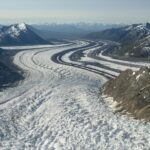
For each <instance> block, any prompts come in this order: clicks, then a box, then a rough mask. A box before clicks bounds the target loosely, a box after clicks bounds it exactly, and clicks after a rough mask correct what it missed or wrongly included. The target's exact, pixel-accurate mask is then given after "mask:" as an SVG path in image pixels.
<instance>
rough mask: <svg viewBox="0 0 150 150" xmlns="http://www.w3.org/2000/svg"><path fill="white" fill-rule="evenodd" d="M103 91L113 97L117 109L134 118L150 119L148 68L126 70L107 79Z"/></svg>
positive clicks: (149, 76)
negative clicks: (113, 77) (114, 77)
mask: <svg viewBox="0 0 150 150" xmlns="http://www.w3.org/2000/svg"><path fill="white" fill-rule="evenodd" d="M103 93H104V94H105V95H107V96H110V97H113V99H114V101H116V102H117V103H118V106H117V107H118V108H120V110H119V111H121V112H125V111H126V112H128V113H130V114H131V115H132V116H134V117H135V118H136V119H145V120H146V121H150V69H149V68H147V67H144V68H141V69H140V70H139V71H137V72H134V71H132V70H126V71H124V72H122V73H121V74H120V75H119V76H118V77H117V78H116V79H112V80H110V81H108V82H107V83H106V84H105V85H104V88H103Z"/></svg>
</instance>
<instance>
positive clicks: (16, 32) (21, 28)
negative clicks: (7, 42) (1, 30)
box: [5, 23, 27, 37]
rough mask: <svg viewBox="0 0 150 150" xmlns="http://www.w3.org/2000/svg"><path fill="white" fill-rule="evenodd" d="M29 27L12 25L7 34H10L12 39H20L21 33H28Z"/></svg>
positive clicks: (23, 24) (21, 24)
mask: <svg viewBox="0 0 150 150" xmlns="http://www.w3.org/2000/svg"><path fill="white" fill-rule="evenodd" d="M26 31H27V26H26V24H25V23H20V24H15V25H11V26H10V27H9V28H8V29H7V30H6V32H5V33H6V34H9V35H10V36H11V37H18V36H19V35H20V33H21V32H26Z"/></svg>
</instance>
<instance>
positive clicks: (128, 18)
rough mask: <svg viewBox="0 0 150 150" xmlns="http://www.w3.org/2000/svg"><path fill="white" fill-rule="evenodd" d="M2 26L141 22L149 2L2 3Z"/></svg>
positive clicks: (49, 0) (19, 0) (17, 0)
mask: <svg viewBox="0 0 150 150" xmlns="http://www.w3.org/2000/svg"><path fill="white" fill-rule="evenodd" d="M0 20H1V21H0V23H14V22H27V23H46V22H47V23H48V22H57V23H75V22H91V23H125V24H128V23H139V22H148V21H150V0H0Z"/></svg>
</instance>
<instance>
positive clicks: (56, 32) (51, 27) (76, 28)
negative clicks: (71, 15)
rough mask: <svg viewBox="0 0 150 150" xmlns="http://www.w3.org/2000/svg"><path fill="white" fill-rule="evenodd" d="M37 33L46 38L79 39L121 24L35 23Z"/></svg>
mask: <svg viewBox="0 0 150 150" xmlns="http://www.w3.org/2000/svg"><path fill="white" fill-rule="evenodd" d="M32 26H33V27H34V29H36V33H37V34H38V35H40V36H42V38H45V39H54V38H55V39H77V38H81V37H83V36H85V35H87V34H89V33H91V32H94V31H100V30H104V29H108V28H111V27H118V26H120V25H103V24H90V23H77V24H56V23H52V24H34V25H32Z"/></svg>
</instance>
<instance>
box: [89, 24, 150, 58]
mask: <svg viewBox="0 0 150 150" xmlns="http://www.w3.org/2000/svg"><path fill="white" fill-rule="evenodd" d="M86 38H90V39H103V40H111V41H116V42H119V43H121V47H118V48H117V49H116V48H115V50H112V51H111V52H110V51H109V52H108V53H111V54H113V55H117V56H118V55H119V56H126V57H144V58H145V57H148V56H149V55H150V24H149V23H146V24H133V25H129V26H125V27H120V28H115V29H114V28H112V29H108V30H104V31H101V32H94V33H91V34H89V35H87V36H86Z"/></svg>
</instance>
